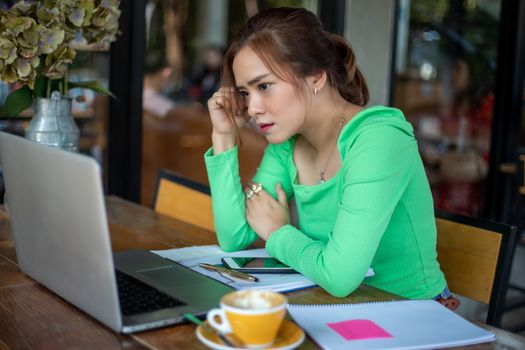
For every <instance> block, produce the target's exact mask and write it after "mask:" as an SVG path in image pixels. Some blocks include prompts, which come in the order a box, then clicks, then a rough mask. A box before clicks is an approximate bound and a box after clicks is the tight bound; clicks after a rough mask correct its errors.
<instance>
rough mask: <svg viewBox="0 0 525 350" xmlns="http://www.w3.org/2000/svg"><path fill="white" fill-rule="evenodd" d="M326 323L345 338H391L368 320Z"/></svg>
mask: <svg viewBox="0 0 525 350" xmlns="http://www.w3.org/2000/svg"><path fill="white" fill-rule="evenodd" d="M326 325H327V326H328V327H330V328H332V329H333V330H334V331H336V332H337V333H338V334H339V335H340V336H342V337H343V338H345V339H346V340H359V339H374V338H392V335H391V334H390V333H388V332H387V331H385V330H384V329H383V328H381V327H379V326H378V325H377V324H375V323H374V322H372V321H370V320H348V321H342V322H336V323H327V324H326Z"/></svg>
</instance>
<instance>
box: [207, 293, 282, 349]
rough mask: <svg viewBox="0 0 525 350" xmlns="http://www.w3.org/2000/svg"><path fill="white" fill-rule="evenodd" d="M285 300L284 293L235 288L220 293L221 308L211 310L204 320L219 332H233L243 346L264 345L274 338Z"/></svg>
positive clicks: (269, 343)
mask: <svg viewBox="0 0 525 350" xmlns="http://www.w3.org/2000/svg"><path fill="white" fill-rule="evenodd" d="M286 303H287V301H286V297H285V296H284V295H283V294H280V293H276V292H272V291H265V290H251V289H249V290H242V291H236V292H232V293H228V294H226V295H225V296H224V297H222V299H221V308H220V309H212V310H210V311H209V312H208V316H207V320H208V323H209V324H210V325H211V326H212V327H213V328H215V329H216V330H217V331H219V332H220V333H224V334H227V333H233V334H235V335H236V336H237V337H238V338H239V339H240V340H242V341H243V343H244V345H245V346H246V347H249V348H264V347H268V346H270V345H272V343H273V341H274V340H275V337H276V335H277V332H278V331H279V328H280V327H281V323H282V321H283V318H284V315H285V313H286ZM217 319H219V320H220V322H217Z"/></svg>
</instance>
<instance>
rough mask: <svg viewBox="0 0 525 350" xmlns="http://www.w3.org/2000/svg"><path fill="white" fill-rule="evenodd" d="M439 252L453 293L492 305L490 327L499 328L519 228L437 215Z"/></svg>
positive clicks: (454, 216) (446, 214)
mask: <svg viewBox="0 0 525 350" xmlns="http://www.w3.org/2000/svg"><path fill="white" fill-rule="evenodd" d="M436 224H437V252H438V261H439V263H440V265H441V270H442V271H443V273H444V274H445V278H446V279H447V283H448V286H449V288H450V290H451V291H452V292H453V293H457V294H460V295H462V296H464V297H467V298H470V299H474V300H477V301H480V302H482V303H484V304H488V305H489V309H488V314H487V321H486V322H487V324H489V325H491V326H495V327H498V326H499V325H500V322H501V314H502V312H503V309H504V307H505V294H506V288H507V283H508V279H509V273H510V267H511V263H512V255H513V247H514V243H515V240H516V227H515V226H510V225H506V224H502V223H497V222H494V221H489V220H485V219H480V218H473V217H468V216H465V215H460V214H452V213H448V212H444V211H437V212H436Z"/></svg>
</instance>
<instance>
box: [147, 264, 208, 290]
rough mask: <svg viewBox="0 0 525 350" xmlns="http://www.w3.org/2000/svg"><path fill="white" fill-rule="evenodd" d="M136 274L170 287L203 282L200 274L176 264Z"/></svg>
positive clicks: (177, 287)
mask: <svg viewBox="0 0 525 350" xmlns="http://www.w3.org/2000/svg"><path fill="white" fill-rule="evenodd" d="M137 272H138V271H137ZM138 274H140V275H142V276H144V277H146V278H147V279H148V280H150V281H152V282H154V283H155V284H160V285H163V286H165V287H168V288H172V289H175V288H176V289H179V288H181V287H187V286H189V285H195V284H201V283H203V279H202V278H201V277H202V276H200V275H199V274H197V273H196V272H194V271H191V270H189V269H186V268H183V267H178V266H171V267H166V268H160V269H152V270H146V271H140V272H138Z"/></svg>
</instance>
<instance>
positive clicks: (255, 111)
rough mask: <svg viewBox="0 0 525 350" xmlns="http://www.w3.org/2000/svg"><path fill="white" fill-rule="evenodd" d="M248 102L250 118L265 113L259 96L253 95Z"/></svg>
mask: <svg viewBox="0 0 525 350" xmlns="http://www.w3.org/2000/svg"><path fill="white" fill-rule="evenodd" d="M246 102H247V105H248V106H247V107H248V115H249V116H250V117H257V116H258V115H262V114H263V113H264V108H263V105H262V103H261V100H260V98H259V97H258V96H254V95H251V96H250V97H249V99H248V101H246Z"/></svg>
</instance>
